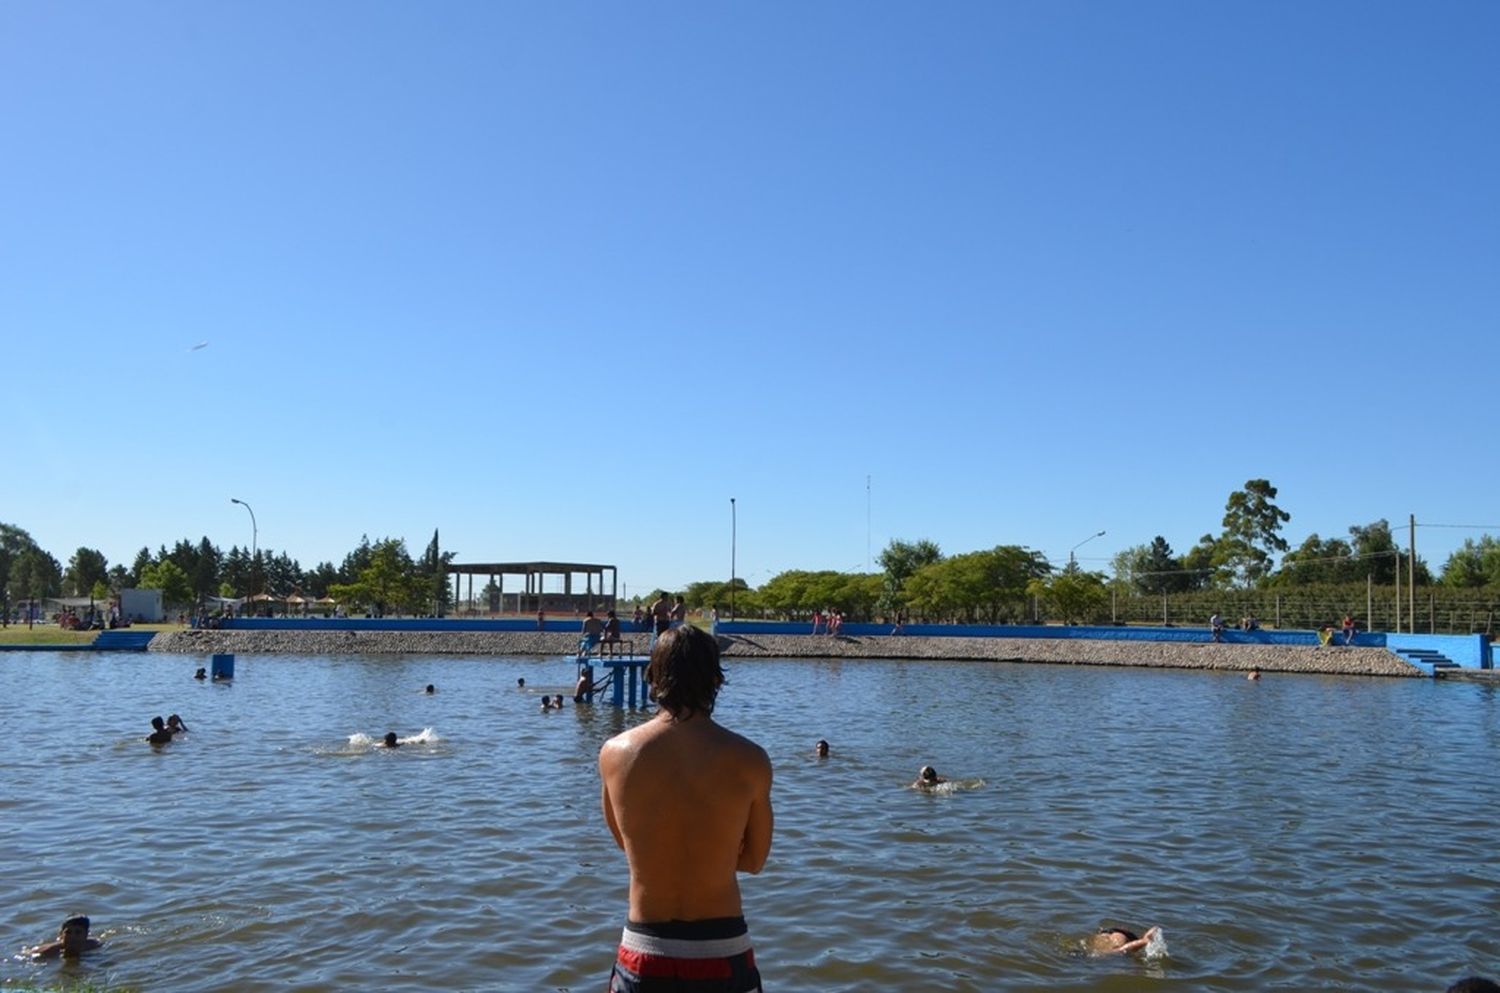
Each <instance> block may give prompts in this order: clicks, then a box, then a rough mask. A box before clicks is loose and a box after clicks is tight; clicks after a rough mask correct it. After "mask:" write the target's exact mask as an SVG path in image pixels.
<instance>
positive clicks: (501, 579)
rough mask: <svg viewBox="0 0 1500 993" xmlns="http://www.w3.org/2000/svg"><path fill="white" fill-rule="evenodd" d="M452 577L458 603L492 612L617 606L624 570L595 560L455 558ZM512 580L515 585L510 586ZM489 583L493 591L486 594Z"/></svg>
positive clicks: (566, 611) (569, 611)
mask: <svg viewBox="0 0 1500 993" xmlns="http://www.w3.org/2000/svg"><path fill="white" fill-rule="evenodd" d="M606 574H608V583H607V585H606ZM448 575H450V576H452V577H454V595H453V602H454V603H455V604H464V605H466V607H467V609H468V610H470V611H479V612H482V613H491V614H500V613H516V614H534V613H536V612H537V611H538V610H542V611H546V612H548V613H556V614H574V613H580V612H582V611H585V610H614V609H615V603H616V600H617V598H618V589H619V580H620V572H619V570H618V569H616V568H615V567H614V566H612V565H598V564H596V563H592V562H452V563H449V565H448ZM476 576H479V577H481V580H480V587H479V595H480V598H481V599H486V602H485V603H483V604H480V603H478V602H476V601H475V599H474V577H476ZM465 577H468V583H467V584H465V582H464V578H465ZM507 579H510V584H509V585H510V589H507V588H506V586H507V583H506V580H507ZM492 584H493V585H492ZM465 585H467V587H468V588H467V590H466V589H464V587H465ZM487 587H489V588H490V592H489V594H488V597H487V598H486V595H485V592H484V591H485V589H486V588H487Z"/></svg>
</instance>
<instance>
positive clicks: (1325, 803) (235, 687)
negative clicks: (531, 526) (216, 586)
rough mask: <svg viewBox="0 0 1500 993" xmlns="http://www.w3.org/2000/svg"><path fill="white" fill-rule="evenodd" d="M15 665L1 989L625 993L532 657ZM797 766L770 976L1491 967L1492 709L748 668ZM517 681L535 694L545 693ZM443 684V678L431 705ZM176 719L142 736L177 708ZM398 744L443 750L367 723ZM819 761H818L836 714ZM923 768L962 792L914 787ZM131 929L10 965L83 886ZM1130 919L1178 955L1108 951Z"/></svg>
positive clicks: (1499, 915)
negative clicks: (227, 679) (224, 673)
mask: <svg viewBox="0 0 1500 993" xmlns="http://www.w3.org/2000/svg"><path fill="white" fill-rule="evenodd" d="M205 663H206V660H204V659H199V658H194V657H185V656H157V655H91V654H52V653H30V654H3V655H0V717H3V727H4V728H5V732H6V738H5V741H4V743H3V744H0V756H3V769H4V773H3V780H0V860H3V861H0V940H3V941H4V943H5V945H6V954H7V957H6V958H5V959H4V960H3V961H0V982H3V983H4V984H5V985H21V984H27V983H35V984H40V985H43V986H46V987H57V986H65V985H68V984H70V983H72V982H73V981H74V980H78V979H82V980H87V981H89V982H91V983H95V984H100V985H106V986H124V987H130V988H134V989H138V990H191V991H197V990H226V991H228V990H233V991H244V993H249V991H272V990H275V991H320V990H353V989H359V990H392V991H418V990H437V989H442V990H566V991H575V990H589V991H599V990H601V989H602V988H603V985H604V978H605V976H606V975H607V973H608V970H609V966H610V962H611V960H612V956H613V951H614V945H615V942H616V940H617V938H618V934H619V928H620V925H621V923H622V920H623V917H624V910H625V895H626V894H625V879H626V874H625V863H624V859H623V857H622V856H621V854H620V853H619V852H618V851H617V850H616V848H615V847H614V845H613V843H612V841H611V839H610V837H609V834H608V832H607V830H606V828H605V826H604V823H603V820H602V818H601V816H600V813H599V784H598V775H597V772H596V770H595V756H596V753H597V751H598V748H599V745H600V743H601V742H602V741H603V740H604V739H605V738H607V737H608V736H609V735H611V734H614V733H615V732H617V731H619V730H620V729H622V728H623V727H625V726H626V724H627V723H630V722H633V721H636V720H639V719H641V718H640V715H636V714H621V713H619V712H617V711H615V710H613V709H612V708H610V707H608V706H602V705H596V706H594V707H575V706H574V705H573V704H572V703H571V701H570V702H569V703H568V704H567V706H566V709H564V710H563V711H561V712H553V713H545V714H544V713H540V712H539V710H538V701H539V695H540V694H541V693H542V692H544V691H545V692H564V693H566V692H568V691H569V690H570V686H569V683H570V677H571V672H572V670H571V667H570V666H569V665H568V664H567V663H565V662H561V661H556V660H539V659H483V660H480V659H472V658H390V657H378V658H363V657H313V658H290V657H258V656H240V657H239V658H238V659H237V665H236V675H237V677H238V678H237V679H236V680H235V681H234V682H233V684H231V685H222V684H212V683H208V684H205V683H200V682H195V681H194V680H193V679H192V678H191V675H192V672H193V670H194V669H195V668H197V667H198V666H199V665H202V664H205ZM729 675H730V683H729V685H728V686H727V687H726V688H725V690H724V692H723V694H722V696H721V698H720V708H719V711H718V716H719V718H720V719H721V720H722V721H723V722H724V723H726V724H727V725H729V726H731V727H733V728H735V729H737V730H740V731H742V732H743V733H745V734H748V735H750V736H751V737H753V738H755V739H756V740H757V741H759V742H760V743H762V744H763V745H764V746H765V747H766V749H767V750H768V751H769V752H770V754H771V758H772V761H773V763H774V764H775V769H776V784H775V790H774V805H775V811H776V835H775V844H774V847H773V849H772V853H771V858H770V861H769V862H768V863H767V865H766V869H765V872H764V873H763V874H762V875H760V876H758V877H745V878H744V879H743V890H744V894H745V908H746V916H747V918H748V919H749V921H750V926H751V934H752V937H753V938H754V940H755V944H756V950H757V957H758V960H759V962H760V965H761V970H762V973H763V975H764V977H765V980H766V983H767V986H768V988H769V989H772V990H787V991H834V993H836V991H850V993H852V991H856V990H858V991H864V990H873V989H892V990H914V991H917V990H974V991H978V990H986V991H988V990H1049V991H1056V990H1105V991H1126V990H1276V989H1285V990H1306V989H1313V988H1317V989H1326V990H1412V991H1417V990H1440V989H1442V988H1443V987H1444V986H1445V985H1446V984H1447V983H1448V982H1449V981H1451V980H1452V979H1454V978H1457V977H1458V976H1460V975H1464V974H1466V973H1469V972H1480V973H1488V974H1491V975H1495V974H1497V973H1500V886H1497V881H1500V870H1497V868H1496V859H1495V856H1494V851H1495V846H1496V843H1497V824H1496V811H1497V810H1500V786H1497V784H1500V766H1497V762H1496V759H1497V757H1500V706H1497V695H1496V692H1495V691H1494V689H1492V688H1490V687H1486V686H1477V685H1466V684H1455V683H1435V682H1432V681H1428V680H1389V679H1365V678H1321V677H1308V676H1275V675H1268V676H1266V677H1265V678H1264V679H1263V680H1261V681H1260V682H1259V683H1250V682H1247V681H1246V680H1245V679H1243V678H1241V677H1238V676H1235V675H1230V674H1222V673H1204V672H1170V671H1158V670H1148V669H1108V668H1071V667H1063V666H1026V665H1010V664H977V663H940V662H920V663H917V662H880V661H862V662H856V663H839V662H831V661H765V662H762V661H756V662H740V663H734V664H732V665H731V667H730V670H729ZM522 676H524V677H525V679H526V684H527V688H526V690H524V691H522V690H518V689H517V687H516V679H517V677H522ZM427 683H434V684H436V685H437V687H438V692H437V693H436V694H435V695H433V696H428V695H425V694H424V693H422V687H423V686H425V685H426V684H427ZM172 712H177V713H180V714H181V715H182V716H183V717H184V718H185V719H186V721H187V723H188V725H189V726H190V728H191V732H190V733H189V735H188V736H187V737H186V739H183V740H179V741H177V742H175V743H173V744H172V745H170V746H168V747H166V748H162V749H153V748H152V747H150V746H148V745H147V744H146V743H145V742H144V737H145V735H146V733H147V732H148V731H149V727H148V724H147V722H148V720H149V718H150V717H151V716H152V715H155V714H167V713H172ZM388 730H394V731H396V732H397V733H398V734H400V735H402V736H403V737H406V738H411V739H416V740H412V741H410V742H409V743H408V744H407V745H405V746H404V747H402V748H400V749H396V750H387V749H383V748H379V747H376V746H375V742H376V741H378V739H379V738H380V736H381V735H383V734H384V733H385V732H386V731H388ZM820 737H823V738H827V739H828V740H829V741H830V742H832V745H833V755H832V757H831V758H829V759H827V760H824V761H818V760H816V759H815V758H814V757H813V755H812V745H813V742H814V741H815V740H816V739H817V738H820ZM924 763H931V764H932V765H934V766H936V767H937V769H938V770H939V772H941V773H943V774H944V775H948V776H953V777H956V778H961V779H964V780H966V781H967V782H965V783H964V784H963V785H964V786H965V787H966V788H961V789H957V790H953V791H951V792H947V793H945V794H943V795H924V794H921V793H919V792H917V791H914V790H911V789H909V788H908V784H909V783H910V782H911V781H912V779H913V778H914V777H915V775H916V772H917V769H918V767H919V766H921V765H923V764H924ZM75 909H76V910H81V911H85V912H87V913H89V914H91V915H92V916H93V918H94V922H95V931H96V934H102V935H103V936H104V937H105V939H106V946H105V948H104V949H103V950H101V951H100V952H97V953H94V954H92V955H90V956H88V957H86V958H85V959H84V960H83V961H82V962H81V963H79V964H76V965H58V964H44V965H37V964H33V963H29V962H25V961H21V960H19V959H17V958H13V957H10V955H11V953H13V952H14V951H15V950H17V949H18V948H19V946H21V945H22V944H24V943H30V942H34V941H38V940H41V939H43V938H47V937H50V936H51V935H52V934H53V933H54V932H55V930H56V927H57V925H58V923H59V922H60V921H61V919H62V917H63V916H64V915H66V914H67V913H69V912H71V911H74V910H75ZM1104 923H1110V924H1114V923H1122V924H1126V925H1129V926H1134V927H1136V928H1144V927H1146V926H1148V925H1151V924H1160V925H1162V927H1163V929H1164V933H1165V936H1166V945H1167V949H1168V950H1167V953H1166V954H1165V955H1164V956H1160V957H1154V958H1150V959H1146V960H1141V959H1135V958H1118V957H1115V958H1108V959H1090V958H1087V957H1084V956H1082V955H1080V954H1079V943H1080V940H1081V938H1082V937H1083V936H1084V935H1085V934H1087V933H1088V932H1090V931H1092V930H1094V929H1095V928H1096V927H1098V926H1099V925H1101V924H1104Z"/></svg>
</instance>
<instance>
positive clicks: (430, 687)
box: [426, 683, 437, 693]
mask: <svg viewBox="0 0 1500 993" xmlns="http://www.w3.org/2000/svg"><path fill="white" fill-rule="evenodd" d="M426 692H428V693H436V692H437V687H436V686H433V685H432V684H431V683H428V684H427V690H426Z"/></svg>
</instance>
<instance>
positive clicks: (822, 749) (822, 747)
mask: <svg viewBox="0 0 1500 993" xmlns="http://www.w3.org/2000/svg"><path fill="white" fill-rule="evenodd" d="M813 754H815V755H817V757H818V758H820V759H826V758H827V757H828V742H826V741H824V740H823V739H822V738H819V739H818V743H817V744H816V745H814V746H813Z"/></svg>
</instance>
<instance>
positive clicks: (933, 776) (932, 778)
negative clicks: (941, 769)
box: [917, 765, 938, 783]
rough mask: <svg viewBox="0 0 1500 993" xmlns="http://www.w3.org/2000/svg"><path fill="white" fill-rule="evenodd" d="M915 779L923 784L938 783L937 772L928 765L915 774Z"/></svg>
mask: <svg viewBox="0 0 1500 993" xmlns="http://www.w3.org/2000/svg"><path fill="white" fill-rule="evenodd" d="M917 778H918V779H920V780H921V781H922V782H924V783H935V782H937V781H938V774H937V770H936V769H934V768H933V767H932V766H930V765H924V766H922V768H921V769H920V770H919V771H918V772H917Z"/></svg>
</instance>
